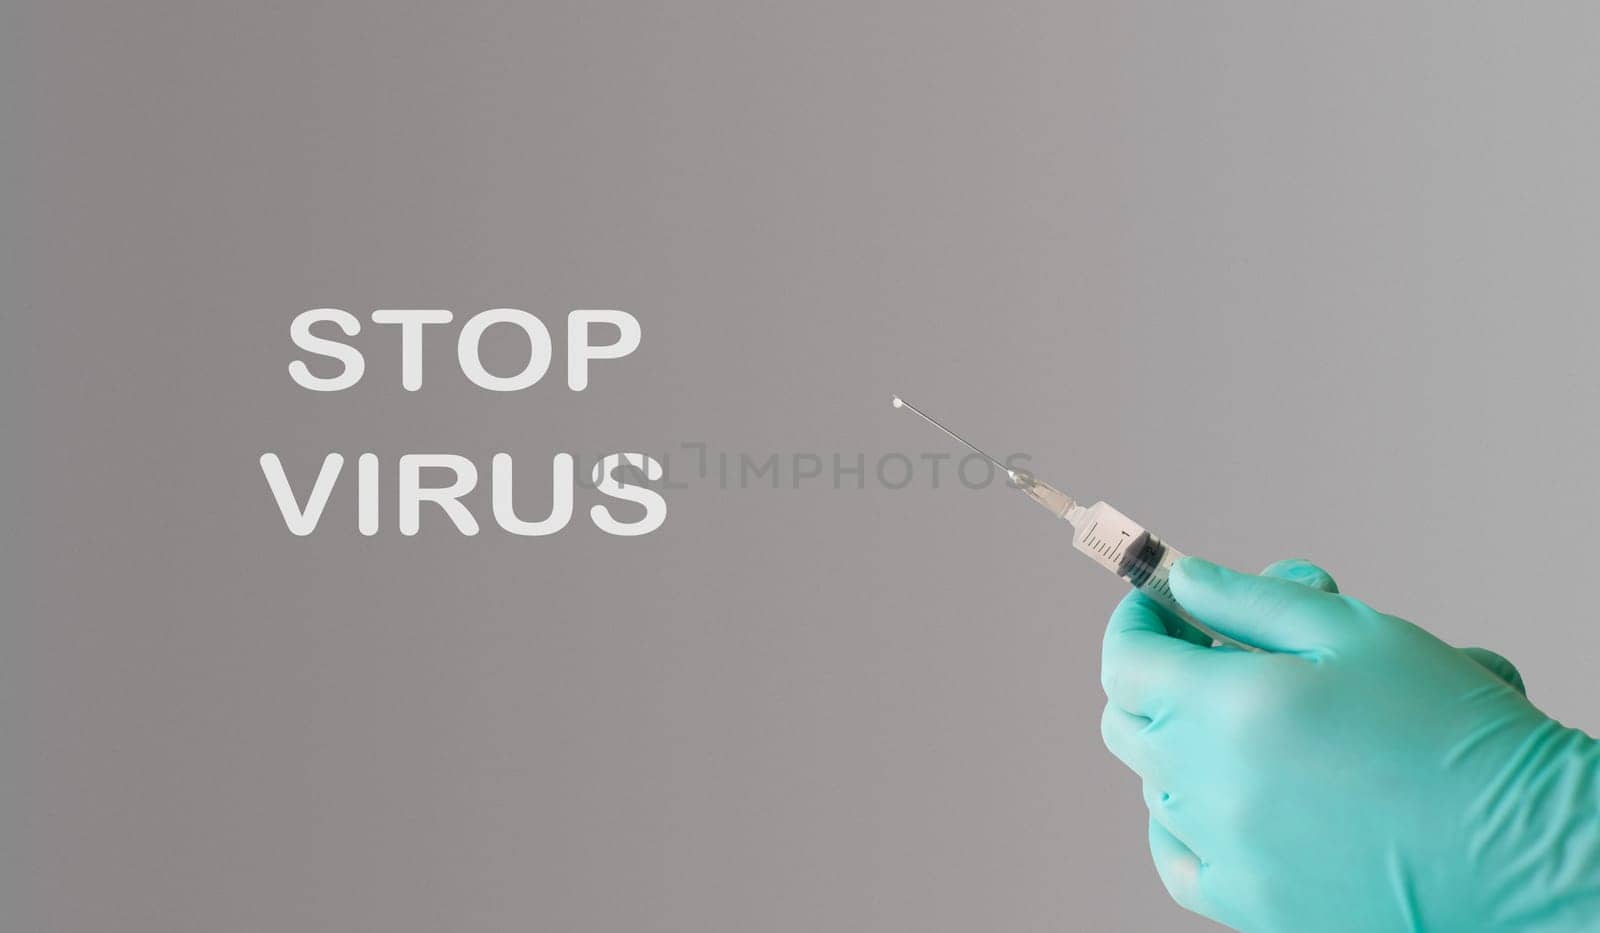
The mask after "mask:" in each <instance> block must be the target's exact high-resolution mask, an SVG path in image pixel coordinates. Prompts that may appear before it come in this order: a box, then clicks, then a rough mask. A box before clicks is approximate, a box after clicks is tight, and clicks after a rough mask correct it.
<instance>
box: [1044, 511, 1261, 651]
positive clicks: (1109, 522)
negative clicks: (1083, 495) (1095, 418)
mask: <svg viewBox="0 0 1600 933" xmlns="http://www.w3.org/2000/svg"><path fill="white" fill-rule="evenodd" d="M1072 546H1073V547H1075V548H1077V549H1078V550H1080V551H1082V552H1083V553H1085V554H1087V555H1089V557H1090V558H1091V559H1093V560H1094V562H1095V563H1097V564H1099V565H1100V566H1102V567H1104V568H1106V569H1107V570H1109V571H1111V572H1112V573H1114V574H1116V575H1117V576H1119V577H1121V578H1122V579H1124V580H1126V581H1128V583H1129V585H1131V586H1132V587H1133V588H1134V589H1136V590H1138V591H1139V592H1141V593H1143V594H1145V595H1146V596H1148V597H1150V598H1151V599H1153V600H1155V601H1156V602H1158V603H1160V604H1161V605H1162V606H1164V607H1165V608H1167V609H1168V610H1170V611H1171V612H1172V613H1173V614H1174V615H1176V616H1177V617H1178V618H1180V619H1182V620H1184V621H1185V622H1187V623H1189V624H1190V625H1192V626H1194V627H1195V628H1196V629H1198V630H1199V631H1201V632H1204V633H1205V634H1207V635H1210V636H1211V637H1212V638H1213V639H1215V640H1216V641H1218V642H1221V643H1222V644H1225V645H1232V646H1234V647H1236V648H1245V647H1247V646H1245V645H1241V644H1240V643H1239V642H1237V641H1234V640H1233V639H1231V638H1228V637H1226V636H1224V635H1222V634H1220V633H1218V632H1215V631H1213V630H1212V629H1211V628H1209V627H1207V626H1206V625H1204V624H1202V623H1200V622H1198V621H1196V620H1195V618H1194V617H1193V616H1191V615H1190V614H1189V613H1188V612H1187V611H1186V610H1185V609H1184V608H1183V607H1182V606H1180V605H1179V604H1178V600H1177V599H1176V598H1175V597H1174V596H1173V595H1172V586H1171V584H1169V583H1168V582H1167V581H1168V578H1169V577H1170V576H1171V573H1172V565H1174V564H1176V563H1177V562H1178V561H1179V560H1181V559H1182V558H1183V552H1181V551H1179V550H1178V549H1177V548H1175V547H1173V546H1171V545H1170V544H1167V543H1166V542H1165V541H1162V540H1161V539H1160V538H1158V537H1156V536H1155V535H1153V534H1151V533H1150V532H1149V531H1147V530H1145V528H1144V527H1143V526H1142V525H1140V524H1139V523H1138V522H1135V521H1134V520H1133V519H1131V518H1129V517H1128V516H1126V515H1124V514H1122V513H1121V512H1119V511H1117V510H1116V509H1114V508H1112V507H1111V506H1109V505H1107V504H1105V503H1104V502H1096V503H1095V504H1094V505H1092V506H1090V507H1089V508H1088V509H1087V510H1086V511H1085V512H1084V514H1083V515H1082V516H1081V517H1080V519H1079V521H1078V522H1077V523H1075V524H1074V526H1073V529H1072Z"/></svg>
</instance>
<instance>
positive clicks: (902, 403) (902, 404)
mask: <svg viewBox="0 0 1600 933" xmlns="http://www.w3.org/2000/svg"><path fill="white" fill-rule="evenodd" d="M894 407H896V408H909V409H911V411H912V412H914V413H915V414H916V416H917V417H918V418H921V419H922V420H923V421H926V422H928V423H929V424H931V425H933V426H934V427H936V428H938V429H939V430H941V431H943V432H944V433H946V434H948V435H950V436H951V437H953V438H955V439H956V442H957V443H959V444H961V445H962V446H963V447H966V448H968V449H969V450H971V451H972V452H973V453H975V454H977V455H978V456H980V457H982V458H983V459H985V460H987V461H989V462H990V463H992V464H994V465H995V466H997V467H999V468H1000V469H1001V470H1002V471H1003V472H1004V473H1005V474H1006V476H1007V477H1008V478H1010V479H1013V480H1014V479H1016V478H1017V473H1016V471H1015V470H1013V469H1011V468H1010V467H1008V466H1006V465H1005V464H1003V463H1001V462H1000V461H998V460H996V459H995V458H993V457H991V456H989V454H988V452H987V451H985V450H983V449H982V448H980V447H979V446H978V445H977V444H974V443H972V442H971V441H969V440H967V439H966V438H964V437H962V436H961V435H959V434H957V433H956V432H954V431H952V430H950V429H949V428H947V427H945V426H944V425H942V424H940V423H939V422H938V420H936V419H935V418H934V417H933V416H932V415H930V414H928V413H927V412H925V411H923V410H922V409H920V408H918V407H917V406H915V405H913V404H911V403H910V402H908V401H906V400H905V399H903V398H901V397H900V396H898V395H896V396H894Z"/></svg>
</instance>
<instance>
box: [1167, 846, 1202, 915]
mask: <svg viewBox="0 0 1600 933" xmlns="http://www.w3.org/2000/svg"><path fill="white" fill-rule="evenodd" d="M1201 873H1202V871H1201V869H1200V868H1199V867H1198V866H1197V865H1195V864H1194V863H1193V862H1192V861H1188V860H1179V859H1172V860H1171V861H1169V862H1168V864H1166V865H1164V866H1162V867H1161V870H1160V871H1159V872H1158V874H1159V875H1160V876H1161V885H1162V887H1165V888H1166V889H1167V896H1168V897H1170V898H1172V901H1173V903H1175V904H1177V905H1178V906H1179V907H1182V908H1183V909H1184V910H1187V911H1190V912H1191V913H1197V914H1203V913H1205V909H1204V908H1205V898H1204V897H1203V896H1202V895H1201V887H1200V876H1201Z"/></svg>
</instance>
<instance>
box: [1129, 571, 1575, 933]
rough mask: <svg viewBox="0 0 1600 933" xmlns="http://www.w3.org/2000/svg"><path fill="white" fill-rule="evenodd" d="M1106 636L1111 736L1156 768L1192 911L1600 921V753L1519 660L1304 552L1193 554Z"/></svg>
mask: <svg viewBox="0 0 1600 933" xmlns="http://www.w3.org/2000/svg"><path fill="white" fill-rule="evenodd" d="M1171 583H1172V591H1173V593H1174V594H1175V595H1176V596H1177V598H1178V601H1179V602H1180V603H1181V604H1182V605H1183V607H1184V608H1185V609H1186V610H1188V611H1189V612H1190V613H1191V614H1193V615H1194V616H1195V617H1196V618H1197V619H1199V620H1200V621H1201V622H1204V623H1205V624H1206V625H1208V626H1211V627H1212V628H1214V629H1216V630H1217V631H1218V632H1221V633H1224V634H1226V635H1228V636H1229V637H1231V638H1235V639H1238V640H1239V641H1240V642H1243V643H1245V644H1249V645H1252V646H1255V647H1259V648H1262V649H1264V653H1260V654H1257V653H1252V652H1246V651H1240V650H1238V649H1233V648H1211V647H1203V646H1201V645H1199V644H1196V643H1195V640H1194V639H1192V638H1190V637H1187V636H1188V634H1189V633H1188V632H1187V631H1186V628H1187V627H1186V626H1185V625H1184V624H1183V623H1182V622H1181V621H1179V620H1178V619H1177V618H1175V617H1174V616H1172V615H1171V614H1169V613H1167V612H1166V611H1165V610H1163V609H1161V608H1160V607H1159V606H1158V605H1156V604H1155V603H1154V602H1152V601H1151V600H1149V599H1148V598H1146V597H1144V596H1143V595H1141V594H1139V593H1137V592H1134V593H1130V594H1129V595H1128V597H1127V598H1126V599H1124V600H1123V601H1122V604H1121V605H1120V606H1118V607H1117V610H1116V612H1115V613H1114V614H1113V615H1112V617H1111V622H1110V625H1109V626H1108V628H1107V630H1106V637H1105V645H1104V654H1103V658H1102V681H1103V683H1104V685H1105V688H1106V695H1107V696H1108V697H1109V698H1110V703H1109V704H1108V705H1107V706H1106V710H1105V716H1104V718H1103V720H1102V732H1103V734H1104V736H1105V742H1106V746H1107V747H1108V748H1110V749H1111V751H1112V753H1113V754H1115V755H1116V756H1117V757H1118V758H1120V759H1122V760H1123V761H1124V762H1125V763H1127V765H1128V766H1129V767H1130V768H1132V769H1133V770H1134V771H1135V772H1136V773H1137V774H1138V775H1139V776H1140V777H1141V778H1143V779H1144V797H1145V803H1146V804H1147V805H1148V806H1149V808H1150V849H1151V853H1152V854H1153V855H1154V857H1155V862H1156V869H1157V871H1158V872H1159V874H1160V876H1161V880H1162V882H1163V883H1165V885H1166V887H1167V890H1168V892H1170V893H1171V895H1172V897H1173V898H1174V899H1175V900H1176V901H1177V902H1178V903H1179V904H1180V905H1182V906H1184V907H1186V908H1188V909H1189V910H1193V911H1195V912H1197V913H1200V914H1204V915H1205V916H1207V917H1210V918H1212V919H1214V920H1216V921H1218V922H1220V923H1224V924H1227V925H1229V926H1232V927H1234V928H1236V929H1239V930H1244V931H1249V933H1269V931H1294V933H1314V931H1320V930H1330V931H1339V933H1349V931H1362V933H1365V931H1374V933H1381V931H1388V930H1403V931H1417V930H1429V931H1449V933H1471V931H1490V930H1492V931H1497V933H1506V931H1518V930H1541V931H1543V930H1552V931H1555V930H1560V931H1565V930H1590V931H1594V930H1600V751H1597V748H1600V746H1597V743H1596V742H1595V741H1594V740H1593V739H1591V738H1589V737H1588V736H1586V735H1584V734H1583V733H1581V732H1578V731H1576V730H1573V729H1568V728H1565V727H1563V726H1562V725H1561V724H1559V723H1557V722H1556V721H1554V720H1552V719H1551V718H1550V717H1548V716H1546V715H1545V714H1543V713H1541V712H1539V710H1538V709H1536V708H1535V707H1534V706H1533V705H1532V704H1531V703H1529V702H1528V700H1527V698H1526V697H1525V696H1524V695H1523V692H1522V689H1521V686H1522V683H1521V678H1520V677H1519V676H1518V675H1517V673H1516V669H1515V668H1513V667H1511V666H1510V664H1508V663H1507V662H1506V661H1505V660H1504V659H1503V658H1500V657H1499V656H1498V655H1495V654H1493V653H1492V652H1486V651H1482V650H1480V649H1466V650H1459V649H1456V648H1452V647H1451V646H1449V645H1447V644H1445V643H1444V642H1442V641H1440V640H1439V639H1437V638H1435V637H1433V636H1432V635H1430V634H1428V633H1427V632H1425V631H1423V630H1422V629H1420V628H1418V627H1417V626H1415V625H1412V624H1411V623H1409V622H1406V621H1404V620H1402V619H1398V618H1395V617H1394V616H1388V615H1384V614H1382V613H1380V612H1378V611H1376V610H1374V609H1372V608H1370V607H1368V606H1367V605H1365V604H1364V603H1361V602H1359V601H1357V600H1354V599H1351V598H1349V597H1347V596H1340V595H1338V593H1337V588H1336V587H1335V586H1334V584H1333V580H1332V579H1331V578H1330V577H1329V576H1328V575H1327V574H1326V573H1324V572H1323V571H1322V570H1320V569H1318V568H1316V567H1314V566H1312V565H1310V564H1307V563H1305V562H1303V561H1284V562H1280V563H1278V564H1274V565H1273V566H1272V567H1269V568H1268V569H1267V572H1266V574H1265V575H1263V576H1259V577H1256V576H1249V575H1246V574H1240V573H1236V572H1234V571H1231V570H1227V569H1225V568H1222V567H1219V566H1217V565H1215V564H1211V563H1208V562H1206V561H1202V560H1199V559H1196V558H1193V557H1188V558H1184V559H1183V560H1182V561H1180V562H1179V563H1178V565H1177V566H1176V567H1175V568H1174V572H1173V575H1172V580H1171Z"/></svg>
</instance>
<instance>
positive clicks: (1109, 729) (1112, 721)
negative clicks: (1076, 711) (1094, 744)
mask: <svg viewBox="0 0 1600 933" xmlns="http://www.w3.org/2000/svg"><path fill="white" fill-rule="evenodd" d="M1117 715H1118V710H1117V708H1116V706H1114V705H1113V704H1111V703H1107V704H1106V707H1105V709H1103V710H1101V711H1100V741H1101V742H1104V743H1105V746H1106V749H1107V750H1108V751H1110V752H1111V754H1113V755H1116V756H1117V757H1118V758H1121V757H1122V754H1121V750H1120V746H1121V744H1122V741H1121V737H1120V736H1119V735H1118V731H1117Z"/></svg>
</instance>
